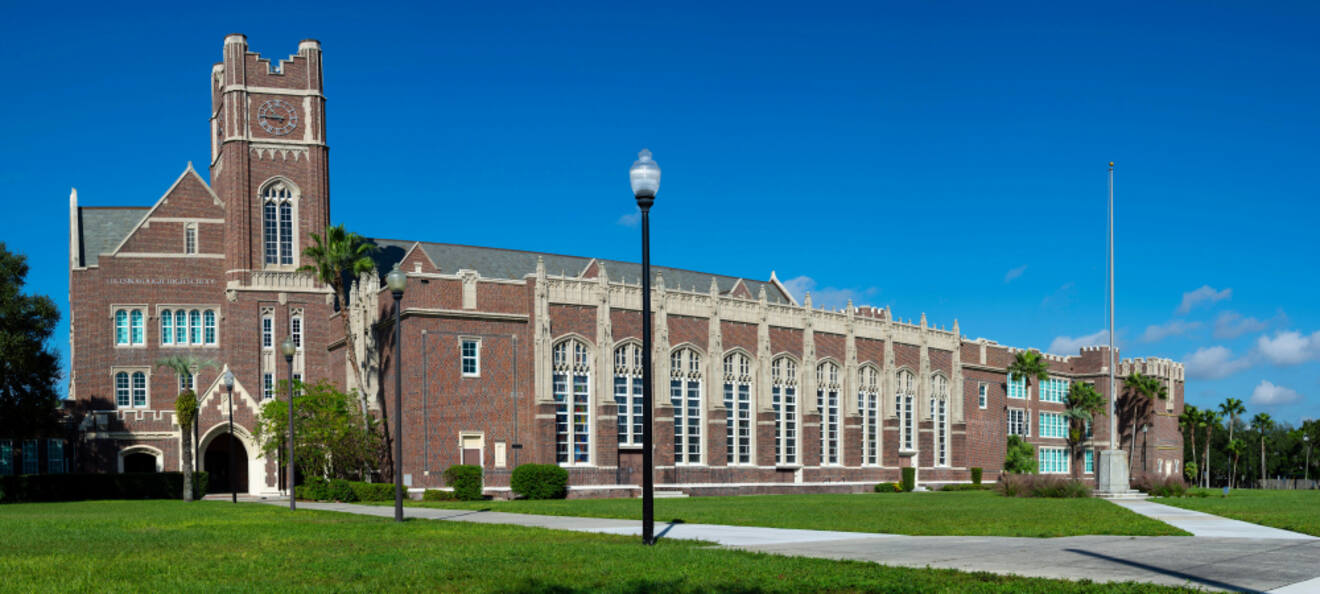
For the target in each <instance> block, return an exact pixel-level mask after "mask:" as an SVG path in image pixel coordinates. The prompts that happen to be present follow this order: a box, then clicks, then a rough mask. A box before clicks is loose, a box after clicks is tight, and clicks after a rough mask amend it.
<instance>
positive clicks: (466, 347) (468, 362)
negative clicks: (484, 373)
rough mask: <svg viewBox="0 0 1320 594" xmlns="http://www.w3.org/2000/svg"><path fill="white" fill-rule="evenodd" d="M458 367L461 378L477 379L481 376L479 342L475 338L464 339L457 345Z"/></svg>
mask: <svg viewBox="0 0 1320 594" xmlns="http://www.w3.org/2000/svg"><path fill="white" fill-rule="evenodd" d="M459 351H460V353H459V359H460V361H459V365H460V366H461V367H462V371H463V377H478V376H480V375H481V341H479V340H477V339H475V338H464V339H463V340H462V341H461V342H460V343H459Z"/></svg>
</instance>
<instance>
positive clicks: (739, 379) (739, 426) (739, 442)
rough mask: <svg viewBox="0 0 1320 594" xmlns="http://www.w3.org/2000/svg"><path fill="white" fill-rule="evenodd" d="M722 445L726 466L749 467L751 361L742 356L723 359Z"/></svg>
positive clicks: (750, 454)
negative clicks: (723, 432) (723, 437)
mask: <svg viewBox="0 0 1320 594" xmlns="http://www.w3.org/2000/svg"><path fill="white" fill-rule="evenodd" d="M724 408H726V409H728V411H727V414H728V416H727V417H725V423H724V427H725V434H724V435H725V444H726V446H727V450H726V451H727V452H728V458H727V460H726V461H727V463H728V464H731V465H732V464H751V463H752V361H751V359H749V358H748V357H747V355H745V354H743V353H733V354H731V355H729V356H727V357H725V358H724Z"/></svg>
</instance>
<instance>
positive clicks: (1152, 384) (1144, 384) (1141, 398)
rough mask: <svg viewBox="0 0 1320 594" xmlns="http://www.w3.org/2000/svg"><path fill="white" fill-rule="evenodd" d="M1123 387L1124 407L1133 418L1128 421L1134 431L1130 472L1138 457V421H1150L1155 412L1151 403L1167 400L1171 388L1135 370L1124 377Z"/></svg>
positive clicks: (1130, 453) (1129, 461)
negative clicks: (1125, 394) (1125, 393)
mask: <svg viewBox="0 0 1320 594" xmlns="http://www.w3.org/2000/svg"><path fill="white" fill-rule="evenodd" d="M1123 387H1124V390H1125V391H1126V392H1127V397H1126V398H1125V400H1126V406H1124V408H1126V409H1128V418H1130V419H1131V422H1129V423H1128V425H1129V429H1130V430H1131V432H1132V447H1131V448H1130V449H1129V450H1128V452H1129V456H1128V472H1129V473H1130V472H1131V471H1132V465H1133V464H1134V463H1135V461H1136V458H1137V427H1138V421H1141V422H1142V423H1146V422H1149V417H1150V415H1151V414H1152V413H1154V412H1155V411H1154V407H1152V406H1151V403H1152V402H1153V401H1155V400H1167V399H1168V398H1169V388H1168V386H1166V385H1165V384H1164V382H1162V381H1160V379H1159V378H1157V377H1151V376H1149V375H1145V374H1143V373H1139V372H1135V371H1134V372H1132V373H1131V374H1130V375H1128V376H1127V377H1125V378H1123Z"/></svg>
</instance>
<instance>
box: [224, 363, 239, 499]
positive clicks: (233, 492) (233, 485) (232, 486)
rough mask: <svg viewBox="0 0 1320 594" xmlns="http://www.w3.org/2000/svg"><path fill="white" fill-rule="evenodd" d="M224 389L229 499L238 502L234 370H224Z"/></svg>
mask: <svg viewBox="0 0 1320 594" xmlns="http://www.w3.org/2000/svg"><path fill="white" fill-rule="evenodd" d="M224 382H225V391H226V392H228V393H229V499H230V501H231V502H233V503H238V481H236V480H234V479H235V478H236V477H237V476H238V474H237V473H236V472H235V471H234V372H232V371H229V370H225V379H224Z"/></svg>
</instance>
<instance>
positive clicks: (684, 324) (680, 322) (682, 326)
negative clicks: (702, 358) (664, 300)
mask: <svg viewBox="0 0 1320 594" xmlns="http://www.w3.org/2000/svg"><path fill="white" fill-rule="evenodd" d="M668 317H669V344H671V345H679V344H683V343H685V342H686V343H690V344H694V345H697V347H698V348H700V349H701V350H702V351H705V350H706V346H707V345H706V343H707V341H708V340H709V337H710V322H708V321H706V320H705V319H704V318H693V317H688V316H676V315H673V314H670V315H669V316H668Z"/></svg>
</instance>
